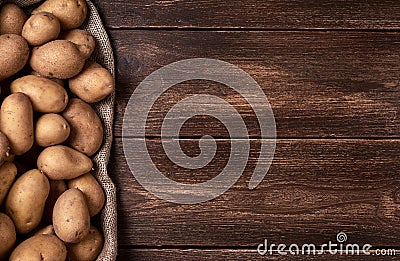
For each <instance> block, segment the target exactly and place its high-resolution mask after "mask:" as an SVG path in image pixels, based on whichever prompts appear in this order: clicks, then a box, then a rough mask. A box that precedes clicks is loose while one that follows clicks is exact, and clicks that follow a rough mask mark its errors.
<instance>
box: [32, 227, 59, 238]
mask: <svg viewBox="0 0 400 261" xmlns="http://www.w3.org/2000/svg"><path fill="white" fill-rule="evenodd" d="M55 234H56V232H54V227H53V225H47V226H45V227H38V228H37V229H35V233H34V235H35V236H36V235H55Z"/></svg>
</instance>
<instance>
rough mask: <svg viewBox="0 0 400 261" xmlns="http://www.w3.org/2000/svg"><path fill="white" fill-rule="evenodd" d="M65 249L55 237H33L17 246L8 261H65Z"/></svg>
mask: <svg viewBox="0 0 400 261" xmlns="http://www.w3.org/2000/svg"><path fill="white" fill-rule="evenodd" d="M66 258H67V248H66V247H65V245H64V243H63V242H61V240H60V239H58V238H57V237H56V236H53V235H43V234H41V235H35V236H33V237H30V238H28V239H27V240H25V241H23V242H22V243H21V244H19V245H18V246H17V247H16V248H15V249H14V251H13V252H12V254H11V257H10V261H25V260H29V261H42V260H49V261H50V260H51V261H65V260H66Z"/></svg>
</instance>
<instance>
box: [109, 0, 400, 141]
mask: <svg viewBox="0 0 400 261" xmlns="http://www.w3.org/2000/svg"><path fill="white" fill-rule="evenodd" d="M379 2H380V1H379ZM117 3H118V2H117ZM398 3H400V2H398ZM135 5H136V3H135ZM121 10H122V8H121ZM399 14H400V12H399ZM111 37H112V42H113V45H114V47H115V49H116V56H117V61H118V62H117V69H118V75H117V80H118V86H119V88H118V92H117V105H116V121H115V135H116V136H121V126H122V117H123V113H124V110H125V108H126V104H127V102H128V99H129V98H130V96H131V94H132V93H133V91H134V90H135V88H136V86H137V85H138V84H139V83H140V82H141V81H142V80H144V78H145V77H147V76H148V75H150V74H151V73H152V72H154V71H155V70H157V69H159V68H161V67H162V66H164V65H167V64H169V63H172V62H175V61H179V60H181V59H187V58H197V57H206V58H214V59H221V60H224V61H227V62H230V63H232V64H234V65H236V66H238V67H239V68H241V69H243V70H244V71H246V72H247V73H249V74H250V75H251V76H252V77H253V78H254V79H255V80H256V81H257V82H258V84H259V85H260V86H261V87H262V89H263V91H264V93H265V94H266V96H267V98H268V100H269V102H270V104H271V106H272V109H273V111H274V114H275V119H276V122H277V134H278V137H281V138H290V137H400V127H399V126H400V117H398V113H399V110H400V103H399V100H400V86H399V79H400V75H399V72H400V63H399V60H400V59H399V57H400V44H399V43H400V34H398V33H383V32H375V33H373V32H368V33H366V32H227V31H219V32H211V31H205V32H198V31H183V32H182V31H134V30H123V31H120V30H117V31H115V30H112V31H111ZM191 94H209V95H216V96H218V97H220V98H222V99H224V100H225V101H227V102H229V103H230V104H232V105H233V106H234V108H235V109H237V110H238V112H239V113H240V114H241V116H242V118H243V119H244V121H245V123H246V125H247V128H248V132H249V135H250V136H251V137H260V133H259V126H258V122H257V119H256V117H255V114H254V113H253V111H252V109H251V106H250V105H249V104H247V103H246V101H245V100H244V99H243V98H242V97H241V96H239V95H238V94H237V93H236V92H234V91H233V90H232V89H230V88H228V87H226V86H224V85H222V84H217V83H214V82H209V81H189V82H186V83H181V84H178V85H176V86H174V87H172V88H170V89H169V90H168V91H167V92H165V93H164V94H163V95H162V96H161V97H160V99H159V100H158V101H157V102H156V103H155V105H154V106H153V109H152V112H151V114H150V116H149V118H148V119H147V135H150V136H159V135H160V126H161V123H162V119H163V117H164V116H165V115H166V113H167V112H168V110H170V108H171V107H172V106H173V105H175V104H176V103H177V102H178V101H180V100H181V99H183V98H186V97H188V96H189V95H191ZM143 99H146V98H145V97H143ZM136 109H138V110H140V109H142V108H136ZM131 127H132V128H135V126H131ZM204 134H209V135H215V136H219V137H228V136H227V132H226V129H225V128H224V127H223V125H221V124H220V123H218V121H215V120H212V118H209V117H200V116H199V117H197V118H195V119H192V120H190V121H188V122H187V123H186V124H185V126H184V128H183V129H182V130H181V135H182V136H188V137H198V136H201V135H204Z"/></svg>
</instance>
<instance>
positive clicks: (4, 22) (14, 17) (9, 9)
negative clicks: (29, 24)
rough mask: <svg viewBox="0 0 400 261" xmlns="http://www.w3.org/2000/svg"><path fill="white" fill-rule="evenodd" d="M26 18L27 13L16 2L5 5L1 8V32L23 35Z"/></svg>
mask: <svg viewBox="0 0 400 261" xmlns="http://www.w3.org/2000/svg"><path fill="white" fill-rule="evenodd" d="M26 19H27V16H26V14H25V13H24V11H23V10H22V9H21V8H19V6H17V5H16V4H13V3H7V4H5V5H3V6H2V8H1V10H0V34H18V35H21V32H22V27H23V26H24V23H25V21H26Z"/></svg>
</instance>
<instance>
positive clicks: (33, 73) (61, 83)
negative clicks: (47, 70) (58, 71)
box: [30, 70, 65, 87]
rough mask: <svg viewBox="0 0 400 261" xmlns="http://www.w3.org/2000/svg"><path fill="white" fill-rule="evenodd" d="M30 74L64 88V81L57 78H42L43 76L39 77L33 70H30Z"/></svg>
mask: <svg viewBox="0 0 400 261" xmlns="http://www.w3.org/2000/svg"><path fill="white" fill-rule="evenodd" d="M30 74H31V75H35V76H39V77H43V78H46V79H49V80H52V81H53V82H55V83H58V84H59V85H60V86H62V87H65V83H64V80H61V79H57V78H48V77H44V76H43V75H40V73H38V72H35V71H34V70H31V72H30Z"/></svg>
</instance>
